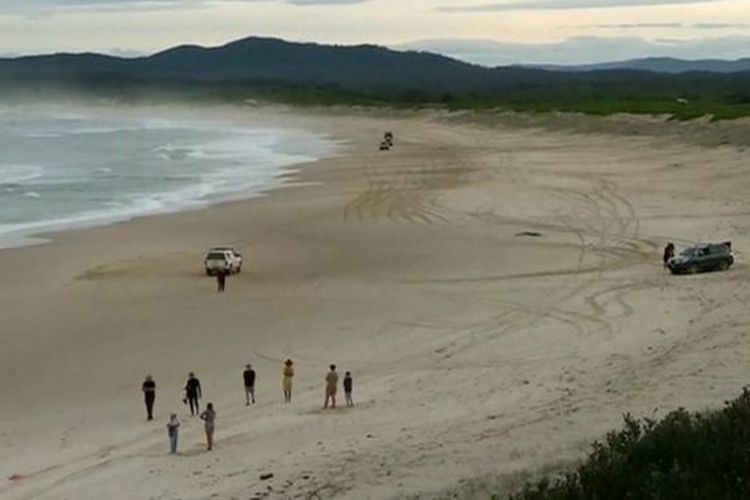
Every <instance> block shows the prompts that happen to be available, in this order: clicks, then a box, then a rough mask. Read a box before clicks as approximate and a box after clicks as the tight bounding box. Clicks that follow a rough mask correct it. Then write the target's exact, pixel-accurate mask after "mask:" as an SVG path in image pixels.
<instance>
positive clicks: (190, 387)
mask: <svg viewBox="0 0 750 500" xmlns="http://www.w3.org/2000/svg"><path fill="white" fill-rule="evenodd" d="M201 397H203V392H202V391H201V381H200V380H198V379H197V378H196V377H195V373H193V372H190V374H189V375H188V380H187V383H186V384H185V398H187V400H188V403H189V404H190V415H197V414H198V413H200V411H201V410H200V405H199V404H198V400H200V398H201Z"/></svg>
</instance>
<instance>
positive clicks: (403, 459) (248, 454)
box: [0, 109, 750, 499]
mask: <svg viewBox="0 0 750 500" xmlns="http://www.w3.org/2000/svg"><path fill="white" fill-rule="evenodd" d="M205 113H206V114H207V115H211V114H212V113H214V114H216V113H219V114H222V113H233V114H234V115H236V116H237V117H240V116H242V115H243V113H247V114H252V115H253V116H254V118H253V119H255V120H259V121H261V122H264V123H269V124H270V123H272V124H277V125H283V126H289V127H300V128H307V129H309V130H313V131H316V132H324V133H329V134H331V135H332V136H333V137H335V138H337V139H340V140H342V141H346V145H345V146H344V147H343V148H342V150H341V152H340V153H339V154H338V155H337V156H336V157H334V158H329V159H326V160H323V161H320V162H317V163H314V164H310V165H305V166H303V167H301V168H300V172H299V173H298V174H297V175H295V176H294V178H293V179H292V180H293V181H294V182H295V183H297V185H294V186H290V187H286V188H283V189H280V190H277V191H274V192H273V193H270V194H269V195H267V196H264V197H262V198H257V199H252V200H245V201H236V202H230V203H224V204H220V205H216V206H212V207H210V208H208V209H203V210H196V211H189V212H182V213H178V214H169V215H158V216H153V217H146V218H141V219H137V220H133V221H130V222H126V223H119V224H115V225H112V226H108V227H102V228H94V229H86V230H75V231H67V232H62V233H58V234H54V235H51V239H52V242H51V243H48V244H44V245H39V246H33V247H25V248H18V249H8V250H3V251H0V269H2V278H0V311H1V314H2V318H1V325H2V327H1V329H0V342H1V345H2V349H1V350H0V380H2V384H0V387H2V389H0V391H1V392H0V394H1V395H2V405H1V406H0V473H1V477H0V497H2V498H8V499H26V498H35V499H37V498H41V499H66V498H67V499H88V498H91V499H101V498H112V499H114V498H143V499H145V498H153V499H176V498H222V499H229V498H238V499H248V498H261V497H265V498H325V499H328V498H352V499H363V498H391V497H403V496H407V495H421V496H423V497H430V496H434V495H439V494H441V492H445V491H446V490H447V489H450V488H454V487H457V486H458V485H460V484H462V483H461V482H462V481H463V484H466V482H467V481H472V480H474V479H475V478H481V477H489V476H495V475H497V476H502V477H508V478H512V477H513V476H514V474H516V473H519V472H521V471H532V472H533V471H536V470H539V469H541V468H544V467H547V466H549V465H554V464H557V463H560V462H561V461H566V460H570V459H575V458H577V457H580V456H582V454H583V453H585V450H586V449H587V446H588V443H589V442H590V441H591V440H593V439H595V438H599V437H601V436H602V435H603V433H605V432H606V431H607V430H610V429H612V428H615V427H618V426H619V425H620V423H621V419H622V414H623V413H625V412H632V413H633V414H634V415H635V416H654V417H658V416H662V415H664V414H665V413H666V412H668V411H670V410H673V409H675V408H677V407H680V406H683V407H686V408H689V409H694V410H699V409H703V408H706V407H709V406H713V407H715V406H720V405H721V404H722V402H723V401H724V400H726V399H728V398H730V397H732V396H734V395H736V394H738V393H739V391H740V389H741V387H742V386H743V385H744V384H746V383H747V381H748V377H747V375H748V373H747V359H748V355H750V347H749V344H748V342H747V339H746V335H747V332H748V330H747V328H746V325H747V324H748V322H750V309H748V307H747V305H746V302H747V296H746V293H748V288H747V287H748V283H750V280H748V277H749V276H748V267H747V264H746V263H745V262H744V255H745V253H744V249H746V248H748V246H749V245H750V218H748V214H749V213H750V208H749V206H748V200H747V192H748V188H750V162H749V161H748V152H749V150H747V149H745V148H746V147H747V146H746V145H745V141H746V139H747V137H748V136H750V134H749V133H748V130H750V127H748V126H747V125H742V124H737V125H735V126H734V127H735V128H733V129H732V130H733V132H732V134H734V135H732V138H731V139H732V140H725V139H724V135H722V133H720V132H717V130H720V128H719V127H721V126H720V125H711V124H703V125H702V127H703V128H700V127H697V126H695V125H679V124H669V123H661V122H660V123H659V124H658V125H653V124H648V126H646V125H645V122H644V125H643V126H640V125H639V123H638V122H637V121H634V120H632V119H631V120H625V119H624V118H623V120H622V122H621V126H620V128H618V127H617V125H616V123H617V122H616V121H613V120H608V121H606V123H607V125H606V127H605V126H602V127H601V129H600V130H601V131H604V132H606V133H601V132H598V131H597V130H598V129H597V126H596V123H604V121H602V122H596V121H595V120H594V119H586V120H590V121H589V122H588V123H589V126H588V128H585V129H582V128H581V127H578V128H575V127H570V126H559V127H554V126H550V127H542V126H541V125H540V124H539V123H531V122H528V121H527V122H526V123H523V124H518V123H511V122H512V120H504V119H502V118H497V117H494V118H493V117H489V116H481V117H477V116H474V115H449V114H444V113H434V112H433V113H429V112H413V113H406V112H399V113H396V112H393V113H387V112H377V113H376V112H366V111H357V110H338V111H335V110H333V111H328V112H325V113H323V112H315V111H309V112H305V113H302V112H290V111H288V110H287V111H285V110H265V111H258V110H256V111H252V112H250V111H243V110H233V111H227V110H210V109H209V110H206V111H205ZM537 122H538V120H537ZM743 126H744V127H747V128H745V129H743V128H742V127H743ZM688 127H690V128H689V129H688ZM385 130H392V131H393V132H394V133H395V138H396V147H395V148H394V149H393V150H391V151H388V152H379V151H377V145H378V143H379V139H380V137H381V136H382V133H383V132H384V131H385ZM685 130H689V131H690V133H689V134H687V133H685ZM701 130H704V132H701ZM743 130H744V135H743V132H742V131H743ZM701 138H710V139H711V140H708V139H707V140H701ZM528 233H538V234H536V235H534V234H531V235H530V234H528ZM709 240H715V241H724V240H732V241H733V243H734V247H735V249H736V255H737V261H738V262H737V264H736V265H735V266H734V267H733V268H732V269H731V270H730V271H728V272H723V273H709V274H701V275H695V276H677V277H674V276H671V275H669V274H668V273H667V272H665V271H664V270H663V269H662V267H661V260H660V257H661V248H662V247H663V245H664V244H666V242H668V241H673V242H675V243H676V244H677V246H678V248H679V247H680V246H682V245H685V244H688V243H692V242H698V241H709ZM217 244H228V245H234V246H235V247H236V248H237V249H238V250H239V251H241V252H242V253H243V254H244V256H245V259H246V263H245V267H244V269H243V272H242V273H241V274H239V275H235V276H232V277H230V278H229V279H228V283H227V291H226V293H224V294H219V293H217V292H216V291H215V282H214V280H213V279H210V278H207V277H205V276H204V274H203V269H202V259H203V257H204V253H205V250H206V249H207V248H208V247H210V246H212V245H217ZM287 357H289V358H292V359H293V360H294V361H295V369H296V376H295V379H294V380H295V382H294V398H293V402H292V404H290V405H285V404H284V403H283V399H282V391H281V372H282V362H283V360H284V359H286V358H287ZM247 362H250V363H252V364H253V365H254V366H255V368H256V370H257V372H258V382H257V398H258V403H257V404H256V405H254V406H252V407H249V408H248V407H246V406H245V405H244V392H243V388H242V377H241V374H242V370H243V368H244V365H245V363H247ZM330 363H336V364H337V365H338V370H339V372H341V374H342V378H343V372H344V371H347V370H349V371H351V372H352V373H353V375H354V386H355V387H354V399H355V403H356V406H355V407H354V408H337V409H336V410H335V411H331V410H328V411H323V410H322V403H323V397H324V377H325V374H326V372H327V369H328V365H329V364H330ZM189 371H194V372H195V373H196V375H197V376H198V377H199V378H200V379H201V381H202V384H203V388H204V399H203V403H206V402H209V401H211V402H213V403H214V405H215V407H216V410H217V414H218V417H217V420H216V428H217V430H216V447H215V449H214V451H212V452H206V451H205V445H204V437H203V434H202V425H201V423H200V421H199V420H198V419H196V418H191V417H190V416H189V412H188V411H187V408H186V407H185V406H184V405H183V404H182V402H181V398H182V392H181V388H182V387H184V383H185V379H186V377H187V373H188V372H189ZM146 374H152V375H153V376H154V378H155V380H156V383H157V398H156V420H155V421H154V422H146V421H145V411H144V407H143V401H142V395H141V393H140V384H141V382H142V381H143V377H144V376H145V375H146ZM339 399H340V400H341V401H340V402H341V403H343V393H342V391H341V390H340V391H339ZM172 411H177V412H178V413H179V416H180V419H181V421H182V427H181V434H180V443H179V448H180V454H179V456H176V457H172V456H169V455H168V441H167V434H166V427H165V426H166V422H167V420H168V416H169V413H170V412H172ZM267 473H272V474H273V475H274V476H273V477H272V478H271V479H267V480H261V479H260V476H261V475H262V474H267ZM502 487H503V483H502V482H500V483H499V485H498V488H502Z"/></svg>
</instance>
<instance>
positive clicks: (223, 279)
mask: <svg viewBox="0 0 750 500" xmlns="http://www.w3.org/2000/svg"><path fill="white" fill-rule="evenodd" d="M226 283H227V271H226V270H225V269H219V270H218V271H216V287H217V289H218V291H219V292H223V291H224V287H225V286H226Z"/></svg>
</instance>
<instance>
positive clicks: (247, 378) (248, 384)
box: [242, 363, 255, 406]
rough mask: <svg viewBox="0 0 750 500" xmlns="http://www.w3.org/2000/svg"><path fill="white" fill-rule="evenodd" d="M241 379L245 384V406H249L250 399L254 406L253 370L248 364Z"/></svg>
mask: <svg viewBox="0 0 750 500" xmlns="http://www.w3.org/2000/svg"><path fill="white" fill-rule="evenodd" d="M242 379H243V381H244V382H245V406H250V401H251V398H252V402H253V404H255V370H253V367H252V366H251V365H250V364H249V363H248V364H246V365H245V371H244V372H242Z"/></svg>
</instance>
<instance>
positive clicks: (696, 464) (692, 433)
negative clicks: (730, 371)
mask: <svg viewBox="0 0 750 500" xmlns="http://www.w3.org/2000/svg"><path fill="white" fill-rule="evenodd" d="M624 420H625V423H624V426H623V428H622V429H621V430H619V431H614V432H610V433H609V434H607V436H606V438H605V439H604V441H603V442H595V443H594V444H593V446H592V450H591V452H590V453H589V455H588V457H587V458H586V459H585V460H584V461H583V462H582V463H580V465H578V467H577V468H576V469H575V470H573V471H569V472H566V473H563V474H562V475H558V476H557V477H555V478H552V479H548V478H545V479H542V480H540V481H538V482H536V483H527V484H526V486H524V487H523V488H522V489H521V491H520V492H518V493H516V494H514V495H511V496H510V498H511V500H578V499H590V500H618V499H634V500H636V499H638V500H647V499H654V500H657V499H658V500H690V499H695V500H703V499H706V500H709V499H710V500H722V499H727V500H729V499H738V500H739V499H748V498H750V391H748V389H744V390H743V392H742V395H741V396H739V397H738V398H737V399H735V400H733V401H729V402H727V403H726V404H725V407H724V408H723V409H721V410H714V411H707V412H702V413H689V412H687V411H686V410H684V409H679V410H676V411H674V412H672V413H670V414H668V415H667V416H666V417H664V418H663V419H662V420H661V421H658V422H657V421H655V420H651V419H644V420H637V419H634V418H633V417H632V416H630V415H625V416H624Z"/></svg>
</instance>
